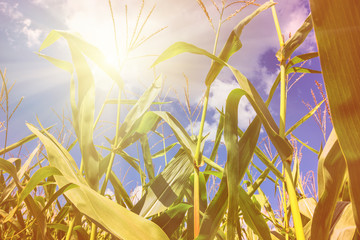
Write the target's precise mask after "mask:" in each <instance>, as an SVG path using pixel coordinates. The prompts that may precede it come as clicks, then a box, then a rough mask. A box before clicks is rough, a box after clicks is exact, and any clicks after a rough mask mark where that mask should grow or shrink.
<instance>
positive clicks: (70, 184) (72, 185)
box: [41, 183, 78, 212]
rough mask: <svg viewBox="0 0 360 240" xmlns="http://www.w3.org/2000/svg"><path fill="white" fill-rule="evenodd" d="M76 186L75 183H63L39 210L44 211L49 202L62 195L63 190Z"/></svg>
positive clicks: (49, 204)
mask: <svg viewBox="0 0 360 240" xmlns="http://www.w3.org/2000/svg"><path fill="white" fill-rule="evenodd" d="M76 187H78V186H77V185H75V184H73V183H68V184H66V185H64V186H63V187H61V188H60V189H59V190H57V191H56V192H55V193H54V194H53V195H52V196H51V198H50V199H49V201H48V202H47V203H46V205H45V206H44V207H43V209H42V210H41V211H42V212H44V211H46V209H48V208H49V207H50V206H51V204H52V203H53V202H54V201H55V200H56V199H57V198H58V197H59V196H60V195H62V194H63V193H64V192H66V191H68V190H70V189H73V188H76Z"/></svg>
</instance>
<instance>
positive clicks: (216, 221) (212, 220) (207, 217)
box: [192, 167, 228, 240]
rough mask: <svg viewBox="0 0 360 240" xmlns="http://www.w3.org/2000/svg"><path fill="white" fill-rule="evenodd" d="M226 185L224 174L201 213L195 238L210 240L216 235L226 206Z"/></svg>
mask: <svg viewBox="0 0 360 240" xmlns="http://www.w3.org/2000/svg"><path fill="white" fill-rule="evenodd" d="M225 168H226V167H225ZM227 187H228V186H227V180H226V175H225V174H224V176H223V178H222V180H221V182H220V186H219V189H218V191H217V192H216V194H215V196H214V198H213V199H212V200H211V202H210V204H209V206H208V208H207V209H206V211H205V213H204V215H203V218H202V220H201V225H200V233H199V236H198V237H197V238H196V239H197V240H210V239H214V237H215V236H216V234H217V231H218V229H219V226H220V223H221V221H222V220H223V217H224V214H225V211H226V209H227V207H228V201H227V198H228V191H227ZM192 236H193V235H192Z"/></svg>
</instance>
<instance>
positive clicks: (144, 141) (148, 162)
mask: <svg viewBox="0 0 360 240" xmlns="http://www.w3.org/2000/svg"><path fill="white" fill-rule="evenodd" d="M140 144H141V149H142V153H143V159H144V162H145V168H146V171H147V173H148V178H149V180H150V182H152V180H153V179H154V178H155V172H154V166H153V164H152V157H151V152H150V147H149V139H148V137H147V135H146V134H144V135H142V136H141V137H140Z"/></svg>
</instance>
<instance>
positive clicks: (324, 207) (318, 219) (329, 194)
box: [311, 130, 346, 239]
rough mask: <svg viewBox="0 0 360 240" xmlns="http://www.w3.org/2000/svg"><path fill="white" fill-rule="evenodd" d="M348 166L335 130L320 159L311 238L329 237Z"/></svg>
mask: <svg viewBox="0 0 360 240" xmlns="http://www.w3.org/2000/svg"><path fill="white" fill-rule="evenodd" d="M345 171H346V165H345V160H344V157H343V154H342V152H341V149H340V146H339V142H338V140H337V137H336V134H335V130H333V131H332V132H331V134H330V136H329V138H328V140H327V142H326V144H325V147H324V149H323V151H322V152H321V155H320V157H319V166H318V195H319V202H318V204H317V206H316V208H315V212H314V217H313V220H312V228H311V236H312V237H314V238H316V237H325V238H326V239H327V238H328V236H329V232H330V227H331V220H332V217H333V214H334V210H335V206H336V202H337V200H338V197H339V195H340V190H341V187H342V185H343V183H344V177H345Z"/></svg>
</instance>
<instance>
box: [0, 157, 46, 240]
mask: <svg viewBox="0 0 360 240" xmlns="http://www.w3.org/2000/svg"><path fill="white" fill-rule="evenodd" d="M0 169H1V170H4V171H6V172H7V173H9V174H10V176H11V177H12V178H13V179H14V181H15V183H16V185H17V187H18V189H19V190H22V186H21V183H20V181H19V179H18V177H17V171H16V168H15V166H14V165H13V164H11V163H10V162H9V161H7V160H5V159H3V158H0ZM25 203H26V205H27V207H28V209H29V210H30V213H31V214H32V215H33V216H34V217H35V219H36V222H37V224H38V225H39V226H38V227H39V230H40V233H41V235H40V236H39V237H41V238H42V239H45V236H46V234H47V233H46V218H45V216H44V215H43V214H42V212H41V210H40V208H39V206H38V205H37V204H36V203H35V201H34V199H33V198H32V197H31V196H27V197H26V198H25ZM16 210H17V208H13V211H12V212H11V213H10V214H9V215H8V216H7V217H6V218H5V219H4V220H3V222H4V223H5V222H7V221H9V219H11V218H12V217H13V215H14V214H15V212H16ZM48 237H49V236H48Z"/></svg>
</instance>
